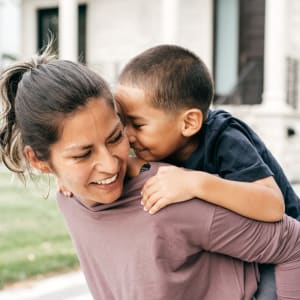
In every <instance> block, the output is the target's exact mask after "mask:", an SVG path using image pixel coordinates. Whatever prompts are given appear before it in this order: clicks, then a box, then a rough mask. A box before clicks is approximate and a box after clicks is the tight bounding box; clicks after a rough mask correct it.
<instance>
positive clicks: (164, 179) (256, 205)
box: [142, 166, 284, 222]
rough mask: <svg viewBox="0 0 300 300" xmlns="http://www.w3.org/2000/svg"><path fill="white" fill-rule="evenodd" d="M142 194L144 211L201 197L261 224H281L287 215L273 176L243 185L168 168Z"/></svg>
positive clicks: (159, 172) (196, 172)
mask: <svg viewBox="0 0 300 300" xmlns="http://www.w3.org/2000/svg"><path fill="white" fill-rule="evenodd" d="M142 194H143V200H142V203H143V205H144V209H145V210H147V211H149V212H150V213H155V212H157V211H158V210H160V209H161V208H163V207H165V206H167V205H169V204H171V203H175V202H181V201H185V200H188V199H191V198H193V197H197V198H200V199H203V200H206V201H208V202H210V203H213V204H217V205H219V206H222V207H225V208H227V209H229V210H231V211H233V212H236V213H238V214H240V215H242V216H245V217H248V218H251V219H254V220H258V221H265V222H274V221H278V220H280V219H282V216H283V214H284V201H283V196H282V193H281V191H280V189H279V187H278V186H277V184H276V182H275V180H274V179H273V177H267V178H263V179H260V180H257V181H254V182H239V181H233V180H228V179H223V178H221V177H218V176H215V175H212V174H209V173H206V172H202V171H192V170H186V169H182V168H177V167H174V166H166V167H161V168H160V169H159V171H158V172H157V174H156V176H154V177H152V178H150V179H149V180H148V181H147V182H146V184H145V185H144V188H143V190H142Z"/></svg>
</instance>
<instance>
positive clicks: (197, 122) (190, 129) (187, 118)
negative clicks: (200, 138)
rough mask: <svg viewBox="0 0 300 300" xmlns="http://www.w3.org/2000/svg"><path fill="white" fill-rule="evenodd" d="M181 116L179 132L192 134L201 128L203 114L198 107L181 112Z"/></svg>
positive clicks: (188, 135) (186, 134)
mask: <svg viewBox="0 0 300 300" xmlns="http://www.w3.org/2000/svg"><path fill="white" fill-rule="evenodd" d="M182 118H183V119H182V120H183V123H182V129H181V133H182V135H183V136H185V137H190V136H193V135H194V134H196V133H197V132H198V131H199V130H200V129H201V127H202V122H203V114H202V112H201V110H200V109H197V108H191V109H189V110H187V111H185V112H184V113H183V115H182Z"/></svg>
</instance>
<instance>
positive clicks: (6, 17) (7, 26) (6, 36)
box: [0, 0, 21, 70]
mask: <svg viewBox="0 0 300 300" xmlns="http://www.w3.org/2000/svg"><path fill="white" fill-rule="evenodd" d="M20 4H21V1H20V0H13V1H10V0H0V70H1V68H3V67H5V66H6V65H8V64H10V63H11V62H12V61H13V60H15V59H16V58H18V57H19V56H20V53H21V52H20V51H21V48H20V47H21V45H20V38H19V37H20V34H21V28H20V13H21V11H20Z"/></svg>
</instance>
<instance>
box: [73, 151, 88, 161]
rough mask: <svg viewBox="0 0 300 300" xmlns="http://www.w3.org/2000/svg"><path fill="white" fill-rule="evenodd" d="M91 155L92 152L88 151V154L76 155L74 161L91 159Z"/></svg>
mask: <svg viewBox="0 0 300 300" xmlns="http://www.w3.org/2000/svg"><path fill="white" fill-rule="evenodd" d="M90 154H91V151H87V152H85V153H82V154H80V155H75V156H73V158H74V159H82V158H86V157H89V155H90Z"/></svg>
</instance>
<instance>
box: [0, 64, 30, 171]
mask: <svg viewBox="0 0 300 300" xmlns="http://www.w3.org/2000/svg"><path fill="white" fill-rule="evenodd" d="M30 67H31V66H30V65H29V64H15V65H13V66H11V67H10V68H8V69H6V70H5V71H4V72H3V73H2V74H1V76H0V97H1V110H2V112H1V119H0V120H1V123H0V160H1V161H2V162H3V163H4V164H5V165H6V167H7V168H8V169H10V170H11V171H13V172H16V173H19V174H22V173H24V171H25V169H26V160H25V158H24V155H23V146H22V140H21V135H20V131H19V129H18V124H17V120H16V114H15V99H16V94H17V90H18V86H19V83H20V81H21V80H22V77H23V75H24V73H25V72H27V71H28V70H29V69H30Z"/></svg>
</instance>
